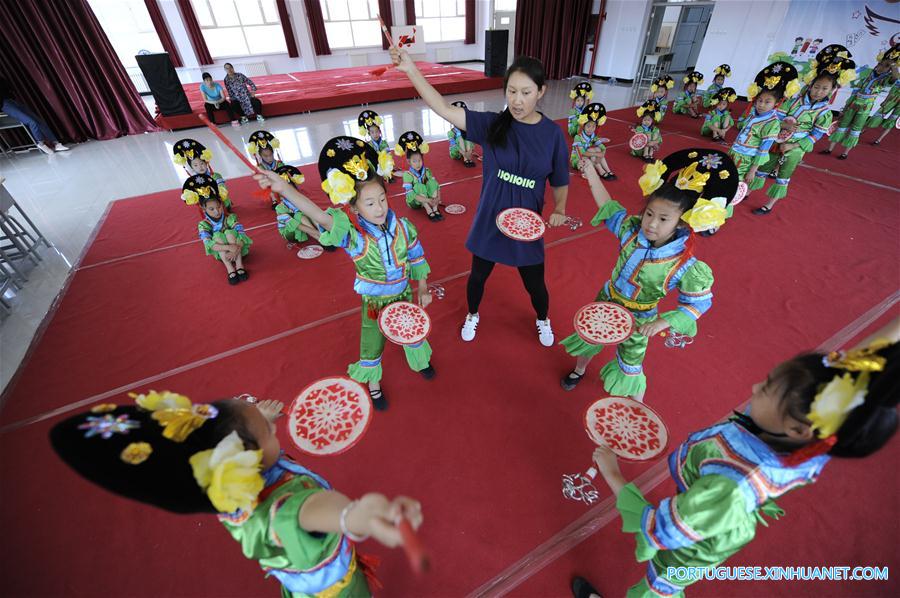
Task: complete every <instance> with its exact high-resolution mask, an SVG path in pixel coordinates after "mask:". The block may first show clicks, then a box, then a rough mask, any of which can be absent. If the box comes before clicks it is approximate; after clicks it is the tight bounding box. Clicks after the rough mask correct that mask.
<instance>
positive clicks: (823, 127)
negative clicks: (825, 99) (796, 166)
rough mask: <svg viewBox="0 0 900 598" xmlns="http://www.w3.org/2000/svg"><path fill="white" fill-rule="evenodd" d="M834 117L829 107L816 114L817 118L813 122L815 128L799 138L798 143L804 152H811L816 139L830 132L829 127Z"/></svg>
mask: <svg viewBox="0 0 900 598" xmlns="http://www.w3.org/2000/svg"><path fill="white" fill-rule="evenodd" d="M832 118H833V116H832V114H831V110H829V109H828V108H826V109H825V110H822V111H821V112H820V113H819V114H818V115H816V120H815V122H813V128H812V129H811V130H810V131H809V133H807V135H806V137H803V138H802V139H800V140H798V143H799V144H800V147H801V148H802V149H803V151H804V152H811V151H812V149H813V145H815V143H816V141H818V140H819V139H821V138H822V136H823V135H825V133H827V132H828V127H830V126H831V120H832Z"/></svg>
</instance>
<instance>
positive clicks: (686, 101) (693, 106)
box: [672, 71, 703, 118]
mask: <svg viewBox="0 0 900 598" xmlns="http://www.w3.org/2000/svg"><path fill="white" fill-rule="evenodd" d="M682 82H683V83H684V90H683V91H682V92H681V95H680V96H678V98H677V99H676V100H675V103H674V104H673V105H672V112H674V113H675V114H687V115H689V116H690V117H691V118H700V106H701V104H702V102H703V95H702V94H700V93H698V92H697V86H698V85H700V84H701V83H703V73H701V72H700V71H692V72H690V73H688V74H687V75H685V77H684V79H682Z"/></svg>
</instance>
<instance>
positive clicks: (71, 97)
mask: <svg viewBox="0 0 900 598" xmlns="http://www.w3.org/2000/svg"><path fill="white" fill-rule="evenodd" d="M0 23H3V35H0V56H2V57H3V60H0V75H2V76H3V77H5V78H6V79H7V80H8V81H9V83H10V86H11V87H12V90H13V92H14V93H13V98H14V99H15V100H16V101H17V102H20V103H22V104H24V105H25V106H27V107H28V108H30V109H31V110H33V111H34V112H35V113H37V114H38V115H39V116H40V117H41V118H43V119H44V121H46V123H47V124H48V125H50V128H51V129H53V132H54V133H56V135H57V136H58V137H59V139H60V140H61V141H84V140H85V139H88V138H93V139H113V138H115V137H121V136H122V135H135V134H137V133H145V132H147V131H158V130H159V127H157V126H156V123H155V122H154V121H153V118H152V117H151V116H150V113H149V112H147V108H146V107H145V105H144V102H143V101H142V100H141V96H140V95H138V92H137V89H135V87H134V85H133V84H132V83H131V79H129V77H128V74H127V73H126V72H125V67H123V66H122V61H121V60H119V57H118V56H117V55H116V52H115V50H113V47H112V45H111V44H110V43H109V38H107V37H106V33H104V32H103V28H102V27H101V26H100V22H99V21H98V20H97V17H96V16H94V12H93V11H92V10H91V7H90V6H89V5H88V3H87V0H68V1H67V2H54V3H53V9H52V10H48V8H47V3H46V2H45V1H44V0H17V1H16V2H0Z"/></svg>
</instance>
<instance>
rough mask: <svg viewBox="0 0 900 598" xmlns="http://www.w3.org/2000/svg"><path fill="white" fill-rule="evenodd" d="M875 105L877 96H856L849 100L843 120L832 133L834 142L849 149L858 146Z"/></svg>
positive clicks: (842, 115)
mask: <svg viewBox="0 0 900 598" xmlns="http://www.w3.org/2000/svg"><path fill="white" fill-rule="evenodd" d="M874 106H875V98H863V99H859V98H854V99H853V100H851V101H849V102H847V105H846V106H844V111H843V112H842V113H841V120H840V122H839V123H838V127H837V129H836V130H835V132H834V133H832V134H831V142H832V143H840V144H841V145H843V146H844V147H845V148H847V149H852V148H854V147H856V144H858V143H859V134H860V133H862V130H863V127H865V126H866V121H867V120H869V114H870V113H871V112H872V108H873V107H874Z"/></svg>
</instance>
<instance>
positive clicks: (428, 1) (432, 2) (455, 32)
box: [416, 0, 466, 44]
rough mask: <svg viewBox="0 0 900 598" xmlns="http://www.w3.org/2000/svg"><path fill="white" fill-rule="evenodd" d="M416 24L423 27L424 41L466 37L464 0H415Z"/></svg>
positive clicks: (451, 40) (452, 39)
mask: <svg viewBox="0 0 900 598" xmlns="http://www.w3.org/2000/svg"><path fill="white" fill-rule="evenodd" d="M416 25H421V26H422V27H423V28H424V29H425V43H429V44H430V43H432V42H455V41H463V40H465V39H466V0H416Z"/></svg>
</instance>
